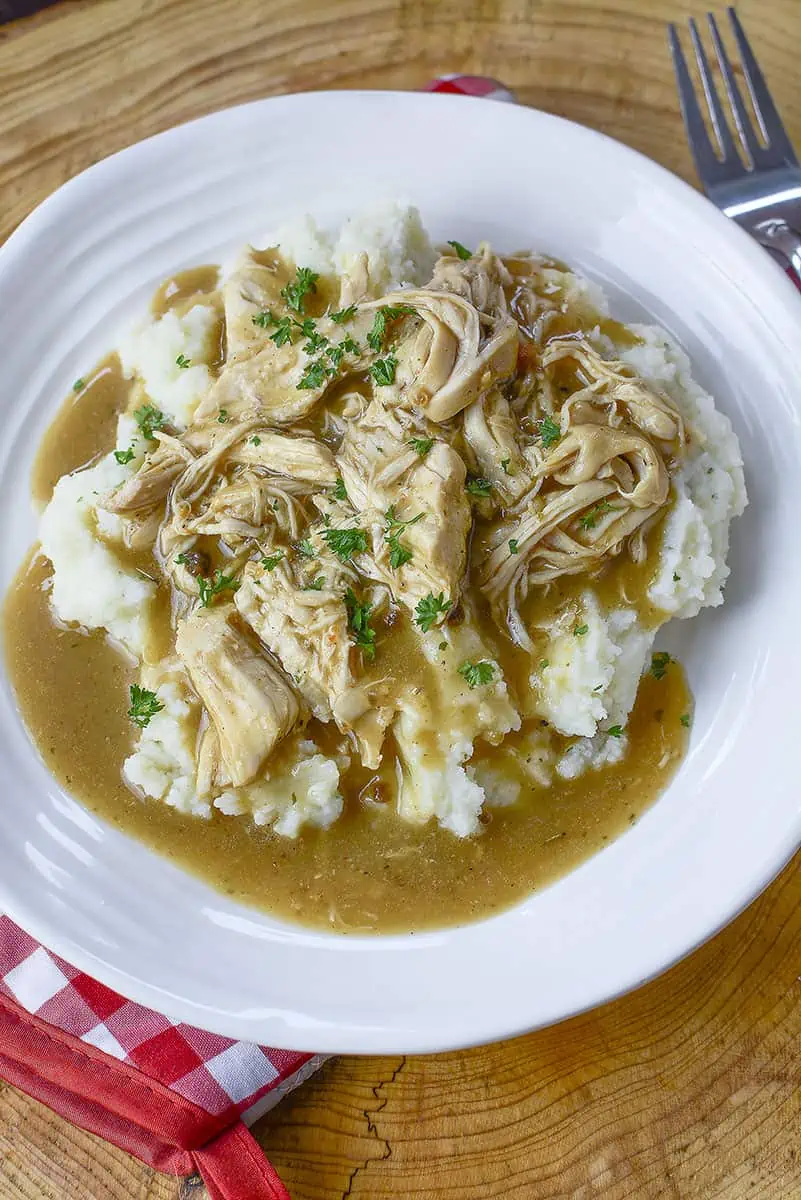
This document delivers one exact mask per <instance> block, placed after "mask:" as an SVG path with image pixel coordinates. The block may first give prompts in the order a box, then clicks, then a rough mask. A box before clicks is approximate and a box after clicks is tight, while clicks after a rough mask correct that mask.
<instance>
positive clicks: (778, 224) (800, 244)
mask: <svg viewBox="0 0 801 1200" xmlns="http://www.w3.org/2000/svg"><path fill="white" fill-rule="evenodd" d="M752 232H753V234H754V236H755V237H756V238H757V240H758V241H759V242H760V243H761V244H762V245H763V246H766V247H767V248H768V249H769V250H777V251H778V252H779V254H781V256H782V258H783V259H784V260H785V263H786V266H785V270H786V272H787V274H788V275H789V276H790V278H791V279H792V281H793V283H794V284H795V285H796V287H797V288H799V289H800V290H801V236H800V235H799V234H797V233H796V232H795V230H794V229H791V228H790V226H789V225H788V224H786V222H784V221H777V220H770V221H762V222H760V224H758V225H756V226H755V227H754V228H753V229H752Z"/></svg>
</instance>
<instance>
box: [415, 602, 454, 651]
mask: <svg viewBox="0 0 801 1200" xmlns="http://www.w3.org/2000/svg"><path fill="white" fill-rule="evenodd" d="M450 607H451V601H450V600H446V599H445V594H444V592H440V594H439V595H438V596H435V595H434V593H433V592H429V593H428V595H427V596H423V598H422V600H418V601H417V607H416V608H415V610H414V623H415V625H419V626H420V628H421V629H422V631H423V633H428V631H429V629H430V628H431V626H432V625H436V623H437V618H438V617H442V616H444V615H445V613H446V612H447V611H448V609H449V608H450ZM446 645H447V643H446Z"/></svg>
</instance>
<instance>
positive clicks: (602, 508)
mask: <svg viewBox="0 0 801 1200" xmlns="http://www.w3.org/2000/svg"><path fill="white" fill-rule="evenodd" d="M611 511H612V505H611V504H609V502H608V501H606V500H601V501H600V502H599V503H598V504H596V505H594V506H593V508H591V509H590V510H589V511H588V512H586V513H585V514H584V516H583V517H580V518H579V525H580V526H581V528H582V529H594V528H595V526H596V525H597V524H598V520H599V518H600V517H602V516H603V515H604V513H608V512H611Z"/></svg>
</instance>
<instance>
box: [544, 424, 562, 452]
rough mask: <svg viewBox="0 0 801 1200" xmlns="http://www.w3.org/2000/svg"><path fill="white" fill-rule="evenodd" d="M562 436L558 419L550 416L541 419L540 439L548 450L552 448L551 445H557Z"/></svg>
mask: <svg viewBox="0 0 801 1200" xmlns="http://www.w3.org/2000/svg"><path fill="white" fill-rule="evenodd" d="M561 436H562V431H561V429H560V428H559V426H558V425H557V424H556V421H553V420H551V418H550V417H543V419H542V420H541V421H540V441H541V442H542V444H543V446H544V447H545V449H546V450H550V448H551V446H555V445H556V443H557V442H558V441H559V439H560V438H561Z"/></svg>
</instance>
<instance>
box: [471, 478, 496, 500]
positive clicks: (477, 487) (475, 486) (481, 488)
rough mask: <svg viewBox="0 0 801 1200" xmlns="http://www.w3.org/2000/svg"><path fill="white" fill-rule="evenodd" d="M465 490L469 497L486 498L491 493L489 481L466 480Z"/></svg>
mask: <svg viewBox="0 0 801 1200" xmlns="http://www.w3.org/2000/svg"><path fill="white" fill-rule="evenodd" d="M467 490H468V492H469V493H470V495H471V496H483V497H487V496H489V495H490V493H491V492H492V481H491V480H489V479H482V478H478V479H468V481H467Z"/></svg>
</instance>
